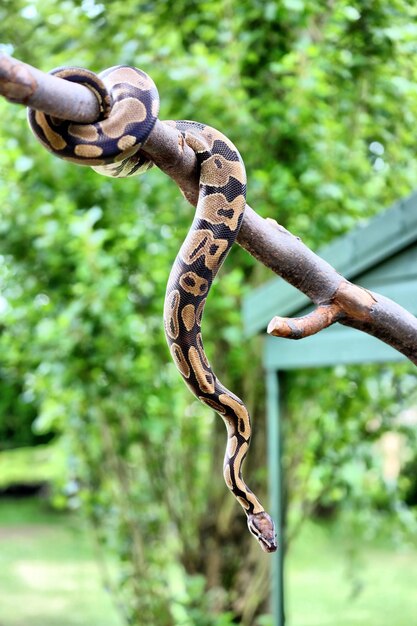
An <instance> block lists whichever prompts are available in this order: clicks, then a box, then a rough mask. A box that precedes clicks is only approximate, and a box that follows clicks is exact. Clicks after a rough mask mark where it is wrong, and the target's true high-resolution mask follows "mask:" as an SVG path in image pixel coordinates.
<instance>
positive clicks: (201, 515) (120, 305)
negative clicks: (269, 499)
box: [0, 0, 417, 626]
mask: <svg viewBox="0 0 417 626" xmlns="http://www.w3.org/2000/svg"><path fill="white" fill-rule="evenodd" d="M415 17H416V8H415V6H414V4H413V3H411V2H407V1H406V0H395V2H390V3H386V2H382V1H378V2H371V1H370V0H369V1H368V0H367V1H365V2H364V1H361V2H359V1H357V0H352V1H351V2H348V1H347V0H337V1H336V2H328V1H325V0H320V1H317V0H315V1H314V2H313V0H285V1H284V2H278V1H270V2H260V1H256V2H253V1H251V2H247V1H243V2H242V1H239V2H237V1H234V0H227V2H220V0H215V1H213V2H207V1H205V0H202V1H200V2H190V1H189V0H178V1H177V2H175V3H172V2H166V1H162V2H160V1H158V2H154V1H152V0H151V1H147V2H145V1H144V0H124V1H123V2H120V1H114V2H110V1H109V2H104V1H103V2H101V3H100V2H95V1H94V0H82V1H81V0H65V1H64V2H60V3H58V2H56V1H54V0H42V2H41V1H40V0H30V1H29V0H4V1H3V3H2V4H1V6H0V24H1V26H0V35H1V37H0V39H1V40H2V41H3V42H4V45H5V49H6V50H7V51H9V52H11V53H14V54H15V55H16V56H17V57H18V58H21V59H22V60H24V61H27V62H29V63H32V64H34V65H36V66H38V67H40V68H41V69H44V70H49V69H51V68H52V67H56V66H59V65H69V64H70V65H81V66H85V67H88V68H90V69H92V70H96V71H99V70H101V69H103V68H106V67H109V66H112V65H115V64H119V63H127V64H133V65H137V66H138V67H141V68H143V69H144V70H145V71H148V72H149V74H151V75H152V77H153V79H154V80H155V82H156V84H157V85H158V87H159V90H160V94H161V117H162V118H175V119H181V118H183V119H187V118H188V119H195V120H198V121H203V122H205V123H210V124H212V125H213V126H215V127H217V128H219V129H220V130H222V131H224V132H225V133H226V134H228V135H229V136H230V138H231V139H232V140H233V141H235V142H236V144H237V145H238V146H239V149H240V150H241V153H242V155H243V157H244V160H245V163H246V166H247V170H248V178H249V192H248V200H249V202H250V203H251V204H252V205H253V206H254V207H255V208H256V209H257V210H259V211H260V212H261V213H262V214H263V215H265V216H270V217H275V218H277V219H278V221H280V222H281V223H283V224H284V225H285V226H286V227H287V228H289V229H291V230H293V231H294V232H295V234H297V235H300V236H302V237H303V238H305V240H306V242H307V243H309V244H311V245H314V246H316V245H319V244H321V243H323V242H324V241H327V240H329V239H330V238H331V237H333V236H334V235H336V234H339V233H341V232H343V231H345V230H347V229H349V228H350V227H351V226H352V225H353V224H354V223H355V222H356V221H357V220H360V219H366V218H367V217H368V216H370V215H373V214H374V213H376V212H377V211H379V210H381V209H382V208H384V207H386V206H387V205H388V204H390V203H391V202H392V201H393V200H395V199H398V198H399V197H401V196H403V195H405V194H407V193H408V192H409V191H410V190H411V188H412V186H413V185H414V184H415V183H414V181H415V178H416V173H417V171H416V170H417V166H416V161H415V159H414V156H415V154H414V136H413V132H411V131H414V128H415V126H416V121H417V98H416V89H415V84H416V80H415V78H416V71H417V70H416V69H415V63H413V56H414V53H415V51H416V50H415V49H416V39H415V26H414V22H415ZM0 112H1V117H0V120H1V121H0V136H1V147H2V150H1V152H0V177H1V185H0V207H1V209H0V210H1V220H0V246H1V253H2V257H1V258H0V261H1V264H0V269H1V282H2V294H3V300H2V301H1V302H0V305H1V314H2V328H3V334H2V336H1V339H0V348H1V353H2V364H1V368H2V374H3V376H4V381H5V382H4V384H5V385H6V386H8V388H9V389H12V390H13V389H16V390H17V389H19V391H18V392H17V391H16V395H19V397H22V398H24V399H25V402H26V401H27V402H28V405H29V406H30V407H31V408H30V411H32V413H31V415H35V414H36V420H35V423H34V428H35V429H36V432H37V433H39V434H44V435H47V434H48V433H50V432H57V431H59V432H63V433H64V437H65V439H64V445H65V446H67V450H68V458H69V469H68V481H67V484H66V486H65V488H64V489H63V493H64V494H65V495H66V497H67V498H68V501H69V504H70V506H72V507H74V508H78V507H83V509H84V510H85V511H87V512H88V514H89V516H90V519H91V520H92V522H93V525H94V527H95V529H96V532H97V535H98V537H99V539H100V541H101V543H102V544H103V546H104V547H105V548H106V550H107V553H113V554H114V555H115V556H116V558H117V559H118V563H119V567H118V576H117V577H116V578H114V579H112V580H111V581H110V583H109V584H110V585H111V588H112V590H113V593H114V594H115V597H116V598H117V601H118V605H119V606H120V607H122V612H123V615H124V618H125V622H126V623H128V624H132V625H137V624H139V623H151V624H158V625H160V626H174V625H175V624H182V625H183V626H187V625H190V626H191V625H192V624H193V623H198V624H203V623H204V624H206V625H207V626H212V625H215V624H216V625H217V626H220V625H221V624H222V625H224V624H227V623H229V622H230V621H231V619H232V617H231V614H232V613H233V614H234V615H235V616H236V617H235V619H239V620H240V621H241V623H242V624H252V623H253V621H254V619H255V615H256V613H257V612H258V611H259V610H260V608H261V607H262V603H263V602H264V599H265V596H266V593H267V582H266V581H267V574H268V572H267V563H268V561H267V560H266V557H265V556H264V555H262V554H260V553H259V549H258V547H257V546H256V545H255V544H254V542H253V541H252V540H251V539H250V538H249V537H248V536H247V532H246V530H245V520H244V519H242V515H241V513H240V512H239V511H238V510H237V508H236V507H235V506H234V504H233V501H232V499H231V498H230V495H229V494H227V493H225V491H226V490H225V488H224V485H223V481H222V477H221V463H222V456H223V447H224V429H223V426H222V425H221V424H219V420H218V419H217V418H216V419H214V417H213V416H211V414H210V412H208V411H207V409H206V408H204V407H203V406H201V405H200V404H199V403H198V402H195V401H194V400H193V398H192V397H191V396H190V395H189V393H188V391H187V390H186V389H185V387H184V386H183V384H182V382H181V381H180V380H179V377H178V375H177V372H176V371H175V369H174V367H173V365H172V364H171V363H170V360H169V355H168V351H167V349H166V345H165V339H164V337H163V332H162V323H161V315H162V303H163V297H164V291H165V283H166V280H167V277H168V274H169V269H170V265H171V263H172V260H173V259H174V257H175V255H176V252H177V250H178V249H179V247H180V243H181V241H182V239H183V237H184V235H185V233H186V230H187V228H188V226H189V224H190V222H191V211H190V208H189V207H187V206H185V204H184V202H182V201H181V199H180V197H179V193H178V190H177V189H176V188H175V186H174V185H172V183H170V182H168V181H167V180H166V179H164V177H163V176H162V175H161V174H160V173H158V172H150V173H148V174H147V175H146V177H143V178H142V179H141V180H139V181H138V180H135V179H133V180H122V181H112V180H108V179H105V178H100V177H99V176H97V175H96V174H95V173H93V172H92V171H89V170H88V169H84V168H77V167H75V166H73V165H71V164H67V163H64V162H61V161H58V160H57V159H55V158H53V157H52V156H51V155H49V154H47V153H45V151H44V150H43V148H42V147H41V146H40V145H38V144H37V143H36V142H35V140H34V139H33V138H32V137H31V136H30V134H29V132H28V129H27V125H26V121H25V113H24V111H23V110H22V109H19V108H18V107H15V106H12V105H10V104H8V103H6V102H1V103H0ZM266 276H267V273H266V270H264V269H263V268H260V267H259V265H258V266H256V265H255V264H254V262H253V260H252V259H251V258H250V257H249V256H248V255H246V254H245V253H243V252H242V251H240V250H238V249H236V250H233V251H232V253H231V255H230V259H228V261H227V263H226V267H225V268H224V270H223V271H222V273H221V277H220V279H219V280H218V281H217V283H216V285H215V288H214V289H213V294H212V295H211V297H210V300H209V305H208V311H207V314H206V317H205V337H206V345H207V347H208V352H209V355H210V360H211V361H212V362H213V364H214V365H215V369H216V370H217V372H218V374H219V376H220V377H222V378H223V379H224V381H225V383H226V384H227V385H228V386H229V387H230V388H231V389H233V390H234V391H236V392H237V393H239V394H242V395H243V397H244V398H245V399H246V400H247V402H248V405H249V407H250V408H251V409H253V408H254V407H256V416H255V421H256V424H257V433H258V434H257V436H256V437H255V440H254V446H253V450H252V454H251V455H250V459H249V461H248V462H249V467H248V470H247V471H248V473H249V471H250V473H251V476H252V481H251V484H253V486H254V487H255V486H256V483H261V484H263V485H265V468H264V465H265V463H264V446H263V439H262V429H261V428H260V426H261V423H262V422H261V417H262V411H263V407H262V405H263V402H262V397H263V393H264V392H263V389H262V387H261V386H260V385H259V383H258V381H259V380H260V379H261V373H260V368H259V365H258V362H259V356H258V353H257V351H256V346H248V345H247V342H245V341H244V340H243V337H242V332H241V328H240V315H239V309H240V298H241V296H242V294H243V293H244V290H245V289H246V288H248V287H249V286H250V285H251V284H253V283H255V282H256V283H259V282H260V281H261V280H263V278H264V277H266ZM248 363H250V364H251V367H248ZM352 372H353V373H352V374H349V377H347V375H346V373H344V374H343V376H340V375H338V373H337V372H336V373H335V374H333V375H330V374H329V373H327V374H326V379H325V380H326V383H325V385H324V387H323V393H321V392H320V393H319V391H320V390H321V389H322V381H323V377H322V375H320V374H319V375H318V377H315V376H311V375H309V376H308V377H306V376H305V374H300V377H299V378H298V379H296V383H297V387H294V388H293V389H297V394H299V395H298V399H297V398H296V399H294V397H295V395H296V392H295V391H293V392H292V396H291V397H292V398H293V399H292V400H291V402H292V406H295V405H296V403H298V405H300V406H301V407H302V409H301V410H302V412H303V416H305V415H306V414H307V415H309V419H308V422H307V421H304V422H303V428H304V429H305V435H303V438H302V440H303V442H306V454H305V457H304V455H303V458H302V459H299V458H298V452H297V449H296V446H295V445H294V446H293V447H291V445H289V446H288V454H290V455H294V459H293V460H291V459H289V460H288V464H289V467H290V466H291V464H292V465H294V468H295V469H294V472H292V474H291V476H292V479H291V481H292V482H291V485H290V487H291V491H292V492H293V493H294V494H296V497H295V499H294V502H295V504H294V506H295V509H294V510H295V511H296V512H297V507H298V504H297V502H296V499H297V498H298V494H299V493H300V489H299V481H300V480H301V479H302V480H306V478H305V477H307V478H308V492H307V501H308V502H307V504H308V506H310V503H311V502H315V501H317V498H318V495H319V494H320V493H321V492H322V491H323V489H325V491H326V494H329V495H328V496H326V497H328V499H330V502H335V501H336V502H339V501H340V500H341V499H343V498H344V499H346V498H347V499H349V498H350V499H352V501H354V498H357V497H359V496H358V494H361V493H362V491H361V490H362V487H363V485H362V484H361V483H362V482H363V480H362V478H360V476H362V469H361V468H368V466H371V465H372V464H373V463H374V459H372V458H369V455H370V449H371V448H370V445H371V443H372V442H371V440H372V436H371V435H369V436H368V439H366V437H365V442H364V443H363V445H362V443H361V444H359V442H361V441H362V439H363V437H364V436H365V435H366V433H367V432H368V431H367V429H366V423H367V421H366V419H365V417H363V418H362V417H360V419H358V415H360V416H362V415H365V413H366V414H367V415H368V417H369V416H370V412H369V411H370V410H371V409H369V411H367V410H366V411H365V410H364V406H367V405H368V404H370V406H371V407H373V409H374V410H375V411H376V410H377V405H378V407H379V408H378V411H379V410H380V404H379V400H377V399H376V394H374V393H373V392H372V393H370V392H369V391H366V385H367V384H368V383H366V382H365V379H364V382H363V383H362V382H360V381H359V380H358V379H359V378H360V375H359V374H355V373H354V371H353V370H352ZM339 374H340V373H339ZM303 376H304V378H303ZM352 376H353V381H354V385H356V386H357V387H358V388H359V387H360V389H361V392H360V393H358V394H357V395H356V396H355V393H353V392H352V389H353V387H352ZM307 378H308V380H306V379H307ZM371 380H378V375H377V376H376V377H375V375H374V377H373V378H372V379H371ZM329 381H331V384H330V382H329ZM20 390H22V391H20ZM380 391H381V390H380V389H377V393H378V394H379V393H380ZM308 397H310V398H313V399H314V400H313V399H311V400H309V409H310V410H309V411H307V410H306V408H305V403H306V401H307V398H308ZM378 397H379V395H378ZM382 397H383V399H384V397H385V396H384V395H383V396H382ZM335 399H336V402H332V401H334V400H335ZM391 400H392V398H388V400H387V403H388V402H389V403H391ZM384 402H385V400H384ZM14 406H15V407H17V404H15V405H14ZM1 408H2V411H3V414H4V415H5V417H4V419H3V423H6V422H7V421H10V419H11V416H12V413H11V404H10V403H9V404H3V405H2V407H1ZM25 410H26V409H25ZM293 411H294V415H295V414H296V409H295V408H294V409H293ZM23 413H24V410H23V408H22V409H19V415H22V421H24V418H23ZM300 416H301V414H300V412H298V417H296V418H294V420H295V425H297V424H299V423H301V418H300ZM336 418H337V419H338V420H339V422H340V424H339V428H337V429H336V427H335V424H336ZM19 419H20V418H19ZM25 419H26V418H25ZM369 419H370V418H369ZM292 428H295V426H294V427H292ZM384 428H385V426H384ZM296 430H297V429H296V428H295V430H294V431H293V433H292V434H291V435H288V437H289V438H291V437H292V438H293V440H294V441H295V440H296V437H297V436H298V434H297V432H296ZM319 434H320V435H321V437H320V438H319V436H318V435H319ZM289 440H290V439H289ZM299 449H300V448H299ZM299 449H298V450H299ZM301 449H302V448H301ZM351 455H353V456H354V457H355V458H358V464H359V465H360V468H359V469H360V471H359V472H358V471H357V468H352V467H350V466H349V458H350V457H351ZM357 455H358V456H357ZM340 469H342V470H343V471H342V472H339V470H340ZM336 470H337V471H336ZM355 472H356V473H355ZM310 474H311V476H310ZM365 475H366V472H365ZM371 482H372V481H371ZM365 493H368V492H365ZM371 495H372V494H371ZM371 495H370V494H369V493H368V495H366V496H364V498H365V499H364V500H362V502H363V506H367V507H371V506H373V505H374V502H375V497H374V495H372V497H371ZM323 497H324V496H323ZM303 498H305V495H302V496H300V498H299V501H300V502H301V500H302V499H303ZM327 501H328V500H326V503H327ZM307 508H308V507H307ZM242 572H244V573H242ZM248 572H250V574H249V573H248ZM251 580H256V581H257V583H258V584H257V585H252V584H251ZM206 588H208V589H209V593H207V594H206V593H205V589H206ZM225 590H226V591H225Z"/></svg>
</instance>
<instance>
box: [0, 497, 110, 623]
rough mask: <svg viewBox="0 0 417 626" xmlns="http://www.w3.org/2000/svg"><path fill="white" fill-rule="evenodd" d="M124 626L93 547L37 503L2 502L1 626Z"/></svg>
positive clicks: (70, 521)
mask: <svg viewBox="0 0 417 626" xmlns="http://www.w3.org/2000/svg"><path fill="white" fill-rule="evenodd" d="M29 624H30V626H122V624H121V621H120V620H119V619H118V615H117V614H116V611H115V609H114V607H113V605H112V601H111V598H110V597H109V595H108V594H107V593H106V592H105V591H104V590H103V588H102V585H101V581H100V575H99V570H98V567H97V563H96V561H95V559H94V550H93V544H92V542H91V541H90V540H89V535H88V533H87V532H86V530H85V529H84V528H83V526H82V524H80V522H79V521H77V520H76V519H75V518H73V517H71V516H67V515H61V514H58V513H54V512H51V510H50V509H49V508H46V506H45V505H44V504H42V502H40V501H39V500H36V499H29V500H28V499H25V500H4V499H1V500H0V626H29Z"/></svg>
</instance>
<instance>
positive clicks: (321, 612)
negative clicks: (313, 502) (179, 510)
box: [0, 498, 417, 626]
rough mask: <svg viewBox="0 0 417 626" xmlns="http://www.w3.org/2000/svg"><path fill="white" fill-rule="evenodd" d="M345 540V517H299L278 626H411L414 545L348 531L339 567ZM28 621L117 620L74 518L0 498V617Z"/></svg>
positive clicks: (415, 601) (416, 603)
mask: <svg viewBox="0 0 417 626" xmlns="http://www.w3.org/2000/svg"><path fill="white" fill-rule="evenodd" d="M351 541H352V540H351V534H350V538H349V533H348V532H347V528H346V524H345V525H343V524H342V523H338V524H336V525H335V524H333V525H331V524H313V523H308V524H306V525H305V527H304V528H303V531H302V533H301V535H300V536H299V537H298V538H297V540H296V541H295V543H294V545H293V547H292V550H291V552H290V554H289V558H288V562H287V616H288V620H287V626H393V625H394V626H417V549H416V548H414V547H412V546H405V545H402V546H398V545H397V546H395V545H393V543H392V542H391V541H390V540H389V539H388V538H387V537H386V538H385V539H381V538H380V539H379V540H378V541H372V542H367V543H365V542H364V540H363V539H361V538H358V546H357V553H356V558H355V561H354V564H355V565H354V566H351V570H350V573H349V574H348V559H347V553H348V551H349V549H350V548H351ZM352 574H353V576H352ZM29 625H30V626H122V623H121V621H120V620H119V618H118V615H117V613H116V611H115V609H114V607H113V605H112V601H111V598H110V597H109V595H108V594H107V593H106V592H105V591H104V590H103V588H102V585H101V580H100V574H99V570H98V567H97V563H96V561H95V558H94V550H93V545H92V542H91V541H90V539H89V533H88V532H87V530H86V528H85V527H84V526H83V524H82V523H81V522H80V521H79V520H77V518H75V517H73V516H69V515H63V514H59V513H54V512H53V511H51V510H50V509H49V508H48V507H47V506H46V505H45V504H43V503H42V502H41V501H39V500H37V499H35V498H32V499H25V500H23V499H22V500H4V499H0V626H29ZM152 626H158V625H157V624H155V625H152ZM196 626H198V624H196Z"/></svg>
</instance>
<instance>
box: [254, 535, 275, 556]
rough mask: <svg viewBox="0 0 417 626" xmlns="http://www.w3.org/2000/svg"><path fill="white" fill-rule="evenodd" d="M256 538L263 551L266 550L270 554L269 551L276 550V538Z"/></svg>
mask: <svg viewBox="0 0 417 626" xmlns="http://www.w3.org/2000/svg"><path fill="white" fill-rule="evenodd" d="M257 539H258V541H259V544H260V546H261V548H262V550H263V551H264V552H268V554H271V552H276V551H277V548H278V545H277V542H276V539H274V540H273V541H268V540H267V539H264V538H263V537H258V538H257Z"/></svg>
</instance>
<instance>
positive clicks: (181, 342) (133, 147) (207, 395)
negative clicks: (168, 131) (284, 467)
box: [29, 66, 277, 552]
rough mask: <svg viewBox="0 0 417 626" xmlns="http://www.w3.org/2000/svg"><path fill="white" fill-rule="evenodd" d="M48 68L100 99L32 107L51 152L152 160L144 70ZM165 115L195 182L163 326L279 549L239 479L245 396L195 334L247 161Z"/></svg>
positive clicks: (217, 139) (240, 496)
mask: <svg viewBox="0 0 417 626" xmlns="http://www.w3.org/2000/svg"><path fill="white" fill-rule="evenodd" d="M53 73H54V74H56V75H58V76H60V77H62V78H65V79H67V80H72V81H75V82H79V83H83V84H85V85H86V86H87V87H89V88H90V89H91V90H92V91H93V92H94V93H95V95H96V96H97V98H98V100H99V102H100V107H101V119H100V120H99V121H97V122H95V123H93V124H75V123H72V122H68V121H62V120H58V119H55V118H52V117H50V116H48V115H46V114H44V113H41V112H38V111H33V110H29V122H30V125H31V127H32V130H33V132H34V133H35V135H36V137H37V138H38V139H39V140H40V141H41V143H42V144H43V145H44V146H45V147H46V148H47V149H48V150H50V151H52V152H53V153H54V154H56V155H57V156H59V157H61V158H64V159H67V160H70V161H73V162H75V163H79V164H82V165H89V166H92V167H93V168H94V169H95V170H96V171H98V172H99V173H101V174H105V175H108V176H117V177H121V176H131V175H133V174H137V173H140V172H143V171H145V170H146V169H149V168H150V167H151V166H152V163H151V162H149V161H148V160H146V159H145V158H144V157H143V156H142V154H141V153H140V148H141V146H142V145H143V144H144V142H145V141H146V139H147V138H148V136H149V134H150V132H151V130H152V128H153V126H154V124H155V122H156V119H157V116H158V112H159V97H158V92H157V89H156V87H155V85H154V83H153V81H152V80H151V79H150V78H149V76H147V75H146V74H145V73H144V72H142V71H141V70H138V69H135V68H131V67H126V66H117V67H113V68H110V69H108V70H105V71H104V72H102V73H101V74H99V75H98V76H97V75H95V74H93V73H92V72H89V71H87V70H83V69H79V68H62V69H58V70H54V72H53ZM109 96H110V97H109ZM166 123H167V124H170V125H173V126H175V128H176V129H177V130H178V131H180V132H181V133H182V135H183V137H184V140H185V142H186V143H187V144H188V146H190V147H191V148H192V149H193V150H194V152H195V154H196V157H197V160H198V164H199V167H200V183H199V198H198V204H197V209H196V213H195V217H194V221H193V223H192V225H191V228H190V230H189V232H188V235H187V237H186V239H185V241H184V243H183V245H182V247H181V249H180V251H179V253H178V256H177V258H176V259H175V262H174V264H173V267H172V270H171V274H170V277H169V280H168V286H167V292H166V298H165V307H164V325H165V333H166V337H167V341H168V345H169V347H170V351H171V355H172V358H173V360H174V362H175V364H176V366H177V368H178V370H179V372H180V373H181V375H182V377H183V379H184V381H185V382H186V384H187V386H188V387H189V388H190V390H191V391H192V393H193V394H194V395H195V396H196V397H197V398H198V399H199V400H201V402H203V403H204V404H206V405H207V406H209V407H211V408H212V409H214V410H215V411H217V413H219V414H220V415H221V417H222V418H223V420H224V422H225V424H226V428H227V447H226V453H225V458H224V479H225V481H226V484H227V486H228V487H229V489H230V490H231V491H232V493H233V495H234V496H235V498H236V499H237V500H238V502H239V503H240V504H241V506H242V507H243V509H244V511H245V513H246V515H247V522H248V528H249V530H250V532H251V533H252V534H253V535H254V536H255V537H256V539H257V540H258V541H259V543H260V545H261V547H262V549H263V550H265V551H266V552H273V551H275V550H276V547H277V546H276V539H275V529H274V523H273V521H272V519H271V518H270V516H269V515H268V513H266V512H265V510H264V508H263V507H262V505H261V503H260V502H259V500H258V498H257V497H256V496H255V494H254V493H253V492H252V491H251V490H250V489H249V487H248V486H247V485H246V483H245V482H244V480H243V477H242V463H243V461H244V458H245V456H246V453H247V451H248V448H249V443H250V437H251V421H250V416H249V413H248V411H247V409H246V407H245V405H244V404H243V402H242V401H241V400H240V399H239V398H238V397H237V396H235V395H234V394H233V393H232V392H231V391H229V390H228V389H226V387H224V386H223V385H222V383H221V382H220V381H219V380H218V379H217V378H216V376H215V374H214V372H213V370H212V368H211V366H210V364H209V362H208V360H207V357H206V354H205V352H204V347H203V342H202V335H201V320H202V316H203V312H204V307H205V303H206V299H207V295H208V293H209V290H210V287H211V284H212V282H213V280H214V278H215V276H216V274H217V272H218V270H219V268H220V266H221V265H222V263H223V261H224V259H225V257H226V255H227V254H228V252H229V250H230V248H231V246H232V245H233V243H234V241H235V239H236V236H237V234H238V232H239V228H240V225H241V222H242V218H243V213H244V210H245V205H246V173H245V167H244V164H243V162H242V159H241V157H240V155H239V152H238V150H237V149H236V147H235V146H234V145H233V144H232V142H231V141H230V140H229V139H227V137H225V136H224V135H222V134H221V133H220V132H219V131H217V130H215V129H214V128H211V127H209V126H205V125H203V124H199V123H196V122H188V121H177V122H166Z"/></svg>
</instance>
